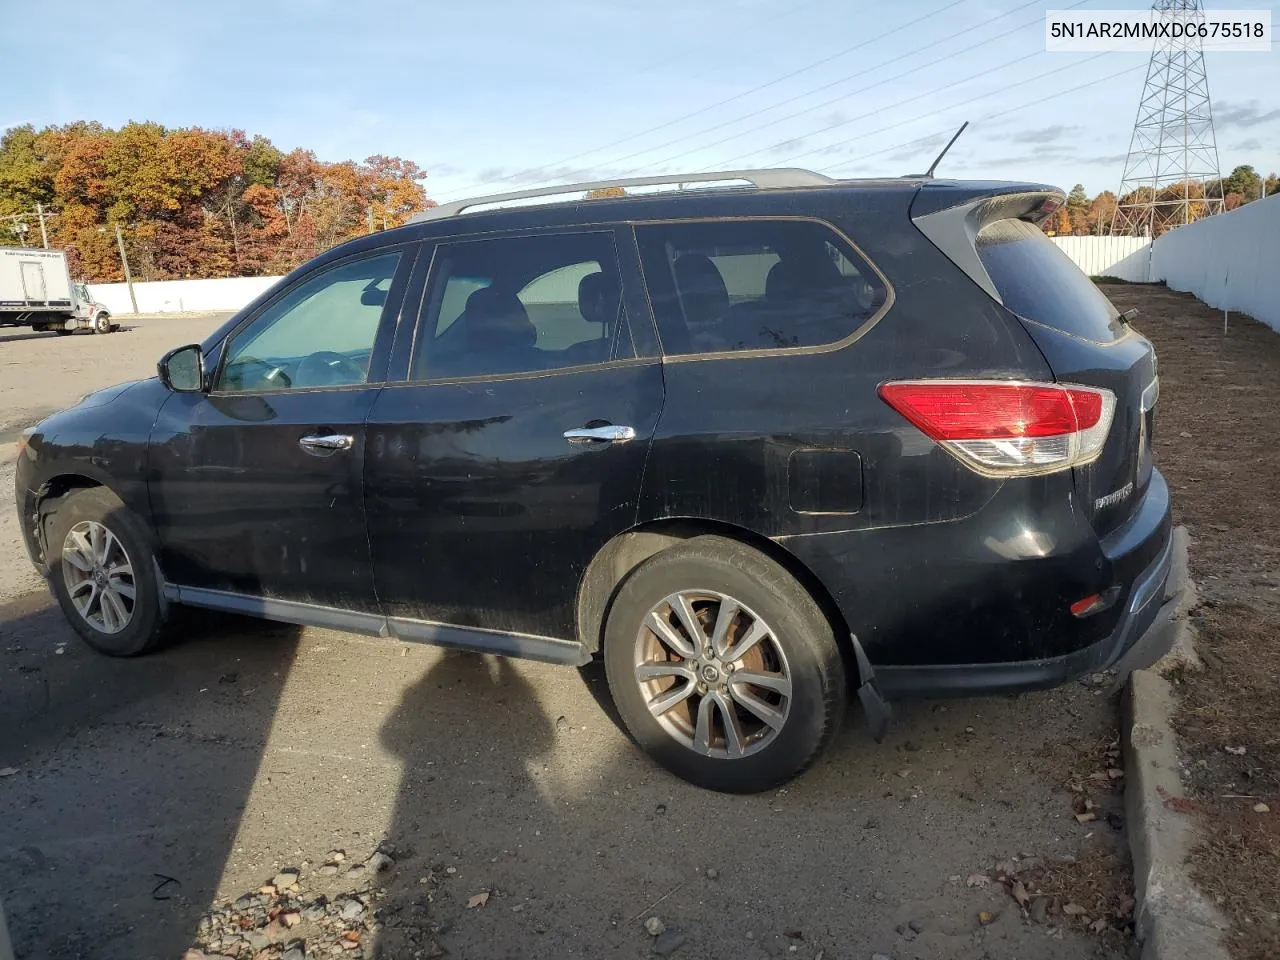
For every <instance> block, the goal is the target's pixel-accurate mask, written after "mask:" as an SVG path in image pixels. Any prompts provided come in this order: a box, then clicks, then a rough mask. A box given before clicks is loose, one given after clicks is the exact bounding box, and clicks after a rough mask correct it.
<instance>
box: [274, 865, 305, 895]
mask: <svg viewBox="0 0 1280 960" xmlns="http://www.w3.org/2000/svg"><path fill="white" fill-rule="evenodd" d="M297 882H298V871H297V868H295V867H289V868H287V869H285V870H281V871H280V872H279V873H277V874H276V875H275V876H274V877H273V878H272V880H271V883H272V884H273V885H274V886H275V888H276V889H277V890H288V889H289V888H290V887H292V886H293V885H294V884H295V883H297Z"/></svg>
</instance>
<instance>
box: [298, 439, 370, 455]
mask: <svg viewBox="0 0 1280 960" xmlns="http://www.w3.org/2000/svg"><path fill="white" fill-rule="evenodd" d="M355 442H356V441H355V437H353V436H351V434H349V433H313V434H310V435H308V436H305V437H303V438H302V439H301V440H299V441H298V446H300V447H301V448H302V449H303V450H305V451H307V453H310V454H315V455H316V456H321V457H324V456H328V455H329V454H331V453H337V452H338V451H339V450H350V449H351V448H352V446H354V445H355Z"/></svg>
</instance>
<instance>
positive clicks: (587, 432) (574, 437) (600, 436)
mask: <svg viewBox="0 0 1280 960" xmlns="http://www.w3.org/2000/svg"><path fill="white" fill-rule="evenodd" d="M564 438H565V439H566V440H568V441H569V442H570V443H626V442H627V441H628V440H634V439H635V438H636V428H635V427H623V426H619V425H617V424H613V423H610V424H606V425H605V426H603V427H578V428H577V429H576V430H566V431H565V432H564Z"/></svg>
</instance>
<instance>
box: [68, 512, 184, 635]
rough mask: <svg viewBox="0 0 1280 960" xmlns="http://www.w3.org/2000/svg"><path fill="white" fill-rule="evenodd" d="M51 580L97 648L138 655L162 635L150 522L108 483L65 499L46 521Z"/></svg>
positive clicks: (74, 623)
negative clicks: (134, 512) (127, 505)
mask: <svg viewBox="0 0 1280 960" xmlns="http://www.w3.org/2000/svg"><path fill="white" fill-rule="evenodd" d="M47 532H48V544H49V557H48V561H49V570H50V577H49V582H50V585H51V587H52V589H53V595H54V597H56V598H57V601H58V605H59V606H60V607H62V612H63V614H64V615H65V616H66V618H67V620H68V621H69V622H70V623H71V626H72V628H73V629H74V630H75V631H76V633H78V634H80V636H81V637H83V638H84V641H85V642H86V643H87V644H89V646H91V647H93V648H94V649H95V650H97V651H98V652H100V653H105V654H108V655H109V656H113V657H135V656H138V655H140V654H143V653H148V652H150V651H151V650H154V649H155V648H156V647H157V646H159V644H160V643H161V641H162V640H163V638H164V627H165V615H164V604H163V602H162V598H161V594H160V583H159V579H158V577H157V576H156V569H157V568H156V563H155V552H154V549H153V547H152V540H151V536H150V534H149V533H148V531H147V529H146V527H145V526H144V525H143V524H142V522H141V521H140V520H138V518H137V517H136V516H134V514H133V513H132V512H130V511H129V509H128V508H127V507H125V505H124V504H123V503H121V502H120V500H119V498H118V497H116V496H115V494H113V493H111V491H109V490H107V489H105V488H103V487H94V488H91V489H88V490H79V491H77V492H75V493H73V494H71V495H70V496H68V497H67V498H66V499H65V500H63V501H61V502H60V503H59V504H58V505H57V507H56V508H55V511H54V512H53V515H52V517H51V518H50V520H49V522H48V527H47Z"/></svg>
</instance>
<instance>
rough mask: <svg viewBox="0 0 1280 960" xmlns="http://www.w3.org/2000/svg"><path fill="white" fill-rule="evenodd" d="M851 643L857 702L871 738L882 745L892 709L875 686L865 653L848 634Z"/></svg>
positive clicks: (855, 639) (872, 672)
mask: <svg viewBox="0 0 1280 960" xmlns="http://www.w3.org/2000/svg"><path fill="white" fill-rule="evenodd" d="M849 639H850V641H852V643H853V658H854V661H855V662H856V663H857V667H858V701H859V702H860V703H861V704H862V712H863V713H865V714H866V715H867V723H868V725H869V726H870V727H871V736H873V737H874V738H875V741H876V743H883V742H884V736H885V734H886V733H888V731H889V721H890V720H892V719H893V708H892V707H890V706H889V703H888V701H887V700H885V698H884V697H883V696H882V695H881V693H880V688H879V687H877V686H876V671H875V668H874V667H872V666H871V661H870V660H868V659H867V654H866V651H864V650H863V649H862V644H861V643H859V642H858V638H857V637H856V636H855V635H854V634H852V633H851V634H849Z"/></svg>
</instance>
